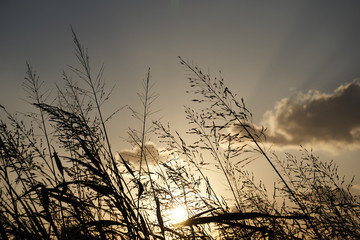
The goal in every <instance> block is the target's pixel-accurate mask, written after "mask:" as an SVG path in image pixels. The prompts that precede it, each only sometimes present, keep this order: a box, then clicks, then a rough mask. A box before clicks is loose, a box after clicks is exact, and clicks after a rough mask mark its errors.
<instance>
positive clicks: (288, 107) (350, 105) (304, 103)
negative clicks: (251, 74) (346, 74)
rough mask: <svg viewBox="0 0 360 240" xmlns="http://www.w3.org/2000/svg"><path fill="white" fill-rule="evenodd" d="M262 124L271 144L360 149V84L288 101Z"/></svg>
mask: <svg viewBox="0 0 360 240" xmlns="http://www.w3.org/2000/svg"><path fill="white" fill-rule="evenodd" d="M262 123H263V125H264V126H266V127H267V128H268V131H267V142H270V143H273V144H275V145H276V146H295V145H296V146H299V145H307V144H312V145H314V144H316V145H319V146H321V145H326V146H328V147H345V146H346V147H360V83H359V82H358V81H353V82H351V83H348V84H344V85H341V86H339V87H338V88H337V89H336V90H334V92H332V93H330V94H326V93H321V92H319V91H315V90H311V91H308V92H307V93H299V94H298V95H297V96H295V97H288V98H284V99H282V100H281V101H279V102H278V103H277V104H276V106H275V108H274V109H273V110H271V111H268V112H266V113H265V114H264V117H263V122H262Z"/></svg>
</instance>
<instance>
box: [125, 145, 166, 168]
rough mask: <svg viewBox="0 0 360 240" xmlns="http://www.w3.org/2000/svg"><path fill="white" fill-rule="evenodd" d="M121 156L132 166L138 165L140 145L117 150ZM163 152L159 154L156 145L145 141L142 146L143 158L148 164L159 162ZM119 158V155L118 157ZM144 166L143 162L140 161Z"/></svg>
mask: <svg viewBox="0 0 360 240" xmlns="http://www.w3.org/2000/svg"><path fill="white" fill-rule="evenodd" d="M119 153H120V154H121V156H122V157H123V158H124V159H125V160H126V161H127V162H129V163H131V164H132V165H134V166H139V165H140V157H141V149H140V147H138V146H136V147H135V148H133V149H125V150H121V151H120V152H119ZM162 155H163V154H160V152H159V149H158V147H157V146H156V145H155V144H154V143H152V142H147V143H145V146H144V151H143V159H146V160H147V161H148V163H149V164H151V165H154V164H155V163H157V162H159V161H160V159H161V158H162V157H163V156H162ZM119 160H120V157H119ZM142 165H143V166H145V162H143V163H142Z"/></svg>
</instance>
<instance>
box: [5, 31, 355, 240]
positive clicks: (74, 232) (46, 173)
mask: <svg viewBox="0 0 360 240" xmlns="http://www.w3.org/2000/svg"><path fill="white" fill-rule="evenodd" d="M73 39H74V46H75V49H74V52H75V55H76V58H77V60H78V63H79V67H73V66H71V67H70V68H69V69H70V73H68V72H64V73H63V80H64V87H60V86H57V95H56V98H55V100H49V99H50V96H52V95H51V93H50V92H48V91H43V87H42V82H41V81H40V80H39V77H38V76H37V74H36V73H35V72H34V70H33V69H32V68H31V67H30V65H29V64H28V65H27V77H26V80H25V83H24V86H25V90H26V91H27V93H28V95H29V102H30V104H31V105H32V106H33V107H35V110H36V111H34V112H32V113H26V114H24V115H21V117H20V120H19V117H18V116H16V115H12V114H11V113H10V112H8V111H7V110H6V109H5V108H4V107H3V106H1V120H0V121H1V122H0V161H1V162H0V178H1V186H0V190H1V191H0V194H1V198H0V234H1V238H2V239H359V238H360V231H359V229H360V228H359V227H360V219H359V210H360V209H359V206H360V205H359V200H358V197H357V196H353V195H352V193H351V192H350V188H351V182H350V184H346V183H345V180H344V179H343V178H341V177H340V176H339V175H338V173H337V167H336V165H334V163H332V162H330V163H324V162H321V161H320V160H319V159H318V158H317V157H315V156H314V155H313V154H312V153H311V152H308V151H306V150H305V149H303V150H302V155H301V156H300V159H298V158H297V157H296V156H293V155H290V154H287V155H285V158H284V159H280V158H278V157H277V156H276V155H272V154H270V153H269V152H266V151H265V150H264V148H263V145H262V144H263V142H264V141H265V139H266V133H265V129H257V128H256V127H255V126H254V125H253V123H252V120H251V118H252V116H251V113H250V111H249V110H248V109H247V108H246V106H245V103H244V100H243V99H241V100H240V101H238V100H237V99H236V96H235V94H233V93H232V92H231V91H230V90H229V89H228V88H227V87H226V85H225V82H224V79H222V77H221V76H220V77H219V78H212V77H211V76H209V75H206V74H203V73H202V71H201V70H200V69H199V68H198V67H196V66H193V65H191V64H189V63H187V62H186V61H184V60H183V59H180V63H181V64H182V65H183V66H184V68H185V70H186V71H187V72H188V74H189V82H190V91H189V92H190V93H192V94H194V96H195V97H194V99H193V101H194V102H195V103H199V104H200V105H199V109H192V108H190V107H186V108H185V114H186V118H187V120H188V126H189V130H188V131H187V132H186V133H179V132H177V131H176V130H175V131H172V130H171V128H170V125H164V124H163V123H161V122H159V121H152V120H151V119H150V116H151V115H152V113H154V112H153V111H152V105H153V104H154V101H155V100H156V98H157V95H156V94H154V93H153V92H152V86H153V85H152V84H151V81H150V69H149V70H148V72H147V75H146V80H145V81H144V85H143V86H144V90H143V91H144V92H143V93H140V94H139V97H140V100H141V102H142V107H143V110H141V111H135V110H134V109H132V108H131V112H132V115H133V116H134V117H135V118H136V119H138V120H140V123H141V125H140V127H139V128H137V129H136V128H135V129H134V128H130V129H129V138H130V140H129V142H130V143H132V145H133V146H134V148H137V149H139V150H140V156H139V164H132V162H131V161H130V159H127V158H126V157H124V156H122V155H121V152H120V153H117V155H118V157H117V156H116V155H114V153H115V151H114V150H113V149H112V147H111V142H110V140H109V136H108V132H109V130H108V129H107V127H106V122H107V121H108V120H109V119H110V118H111V117H112V116H113V115H110V116H109V117H107V118H106V117H105V116H104V115H103V111H102V108H101V106H102V105H103V104H104V102H106V100H108V99H109V96H110V94H109V93H107V92H106V91H105V84H104V82H103V81H102V74H103V67H101V68H100V70H99V72H98V73H96V74H95V75H94V73H93V72H92V68H91V66H90V61H89V56H88V53H87V50H86V49H85V48H84V47H83V46H82V45H81V44H80V41H79V40H78V38H77V36H76V34H75V33H74V31H73ZM74 78H75V79H77V80H73V79H74ZM110 93H111V91H110ZM116 112H118V110H117V111H115V113H116ZM115 113H114V114H115ZM153 133H155V134H156V136H157V137H158V139H159V142H160V144H161V147H163V148H164V149H165V150H164V151H162V152H156V151H154V150H153V149H151V148H150V147H149V146H150V145H149V144H147V141H148V140H149V138H148V136H150V134H153ZM186 135H190V136H191V139H192V140H191V141H189V140H186V139H187V136H186ZM259 158H264V159H265V160H266V161H267V162H268V163H269V171H271V169H272V170H273V171H275V172H276V174H277V175H278V179H279V181H278V182H277V183H276V185H274V186H275V188H274V193H273V194H272V195H271V196H270V195H269V194H268V192H267V190H266V187H265V185H264V184H262V183H261V182H260V183H258V182H257V180H256V179H255V176H253V174H251V173H249V172H248V171H247V170H246V167H247V165H248V164H249V163H251V162H253V161H257V159H259ZM209 169H210V170H211V169H213V170H216V171H217V172H220V173H221V175H222V176H223V177H224V179H225V182H226V184H227V187H228V189H229V191H230V192H231V196H232V197H231V198H230V199H229V198H224V197H222V196H221V193H219V192H216V190H215V188H214V186H213V184H214V182H215V181H217V179H213V177H214V175H211V174H210V175H209ZM216 177H217V176H215V178H216ZM179 205H180V206H183V207H184V209H186V211H187V215H188V219H187V220H185V221H183V222H180V223H176V224H174V223H173V221H171V220H172V219H171V216H169V214H168V212H169V210H170V209H172V208H175V207H176V206H179Z"/></svg>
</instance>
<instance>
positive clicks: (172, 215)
mask: <svg viewBox="0 0 360 240" xmlns="http://www.w3.org/2000/svg"><path fill="white" fill-rule="evenodd" d="M167 216H168V218H169V223H170V224H176V223H180V222H183V221H185V220H186V219H188V213H187V211H186V209H185V208H184V207H183V206H180V205H179V206H176V207H174V208H171V209H169V210H168V214H167Z"/></svg>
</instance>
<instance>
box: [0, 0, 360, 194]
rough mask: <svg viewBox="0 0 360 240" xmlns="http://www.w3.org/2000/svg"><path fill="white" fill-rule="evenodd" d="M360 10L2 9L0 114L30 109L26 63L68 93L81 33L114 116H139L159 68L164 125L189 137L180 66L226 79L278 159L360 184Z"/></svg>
mask: <svg viewBox="0 0 360 240" xmlns="http://www.w3.org/2000/svg"><path fill="white" fill-rule="evenodd" d="M359 10H360V2H359V1H357V0H356V1H351V0H348V1H334V0H327V1H323V0H302V1H286V0H274V1H257V0H254V1H240V0H238V1H228V0H224V1H212V0H209V1H203V0H194V1H185V0H162V1H161V0H158V1H137V0H135V1H134V0H132V1H113V0H107V1H94V0H86V1H85V0H77V1H69V0H62V1H39V0H33V1H25V0H24V1H19V0H15V1H8V0H1V1H0V83H1V87H0V104H1V105H3V106H5V107H6V108H7V109H8V110H10V111H11V112H16V111H24V110H27V109H28V105H26V103H25V101H24V99H25V93H24V91H23V88H22V82H23V80H24V76H25V71H26V62H29V63H30V65H31V66H33V68H34V69H35V70H36V71H37V74H38V75H39V76H40V79H41V80H43V81H44V86H45V87H48V88H54V86H55V84H58V85H61V84H62V80H61V78H62V76H61V75H62V71H63V70H66V71H67V70H68V65H76V59H75V57H74V54H73V43H72V36H71V30H70V26H72V27H73V28H74V30H75V32H76V33H77V35H78V37H79V39H80V41H81V42H82V44H83V45H85V46H86V47H87V48H88V49H89V54H90V60H91V63H92V65H93V66H94V69H95V70H96V69H99V67H100V66H101V65H102V64H104V65H105V74H104V80H105V81H106V82H107V86H109V88H111V86H113V85H114V86H115V89H114V92H113V96H112V99H111V100H110V101H109V103H108V104H107V105H105V106H104V107H105V114H110V113H111V112H112V111H114V110H116V108H118V107H122V106H125V105H130V106H133V107H134V108H138V109H139V110H140V109H141V108H140V105H139V100H138V97H137V94H136V93H137V92H141V86H142V85H141V84H142V81H143V80H144V79H145V78H146V74H147V69H148V68H149V67H150V68H151V76H152V78H151V80H152V81H153V82H155V86H154V90H155V91H156V93H158V94H159V98H158V101H157V102H156V104H154V107H155V108H156V109H160V112H159V113H157V114H158V115H157V116H156V117H158V118H161V120H162V121H163V122H165V123H166V122H170V123H171V124H172V126H173V128H175V129H178V130H179V131H180V132H181V131H185V127H186V126H184V124H183V123H184V122H185V121H186V120H185V115H184V107H183V106H184V105H186V104H190V101H189V99H190V98H189V96H187V95H186V94H185V91H186V90H187V89H188V81H187V80H186V72H185V71H184V69H183V68H182V67H181V65H180V64H179V59H178V56H181V57H182V58H184V59H185V60H187V61H189V62H190V63H193V64H194V65H197V66H199V67H201V68H202V69H203V70H204V71H205V72H209V73H210V74H211V75H213V76H216V75H218V71H220V70H221V72H222V76H223V77H224V78H225V81H226V84H227V85H228V86H229V88H230V89H231V90H232V92H234V93H236V94H237V95H238V96H239V97H243V98H244V99H245V102H246V105H247V107H248V108H249V109H250V111H251V112H252V113H253V116H254V118H253V120H254V124H255V125H256V126H261V125H264V126H266V127H268V142H269V143H270V144H273V148H274V149H277V150H278V151H280V152H282V151H290V152H293V151H294V149H295V150H296V149H299V145H303V146H311V148H312V149H313V150H314V151H315V152H317V153H318V154H319V155H320V157H321V159H322V160H325V161H328V160H331V159H334V160H335V161H336V163H337V164H339V166H340V172H341V173H342V174H345V175H346V176H347V178H348V179H350V178H351V177H352V176H353V175H356V176H358V178H359V177H360V175H359V174H358V173H359V172H360V162H359V161H360V159H359V156H360V113H359V111H358V109H359V106H360V81H358V80H357V79H358V78H360V44H359V42H360V31H359V29H360V14H359ZM130 115H131V114H130V113H129V112H126V111H121V112H120V114H119V116H117V117H116V118H115V119H114V120H113V121H112V122H111V123H110V128H111V129H112V130H113V131H111V138H112V139H114V141H113V147H114V148H117V149H119V150H121V149H122V148H124V147H127V145H126V144H125V143H124V140H123V137H124V135H125V134H126V131H127V127H128V126H131V125H132V124H133V122H134V121H133V119H131V118H130ZM133 127H135V126H133ZM258 164H259V166H262V164H266V163H258ZM264 169H268V167H264ZM264 171H265V170H264ZM355 183H356V184H358V187H359V189H360V179H356V180H355Z"/></svg>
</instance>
